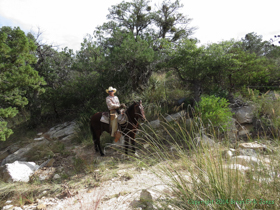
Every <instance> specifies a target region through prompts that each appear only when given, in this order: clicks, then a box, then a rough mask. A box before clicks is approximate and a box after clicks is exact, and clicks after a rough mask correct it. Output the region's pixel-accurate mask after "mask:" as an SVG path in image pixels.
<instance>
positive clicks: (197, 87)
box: [192, 80, 202, 105]
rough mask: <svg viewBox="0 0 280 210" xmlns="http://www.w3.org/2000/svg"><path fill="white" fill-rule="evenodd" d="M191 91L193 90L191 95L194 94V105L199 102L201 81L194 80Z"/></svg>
mask: <svg viewBox="0 0 280 210" xmlns="http://www.w3.org/2000/svg"><path fill="white" fill-rule="evenodd" d="M192 90H193V94H194V101H195V104H196V103H198V102H199V101H200V96H201V94H202V89H201V81H199V80H194V81H193V82H192ZM195 104H194V105H195Z"/></svg>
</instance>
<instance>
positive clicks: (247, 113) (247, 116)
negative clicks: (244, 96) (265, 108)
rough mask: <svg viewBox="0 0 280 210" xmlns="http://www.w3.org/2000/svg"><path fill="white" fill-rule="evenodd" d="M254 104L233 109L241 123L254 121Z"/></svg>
mask: <svg viewBox="0 0 280 210" xmlns="http://www.w3.org/2000/svg"><path fill="white" fill-rule="evenodd" d="M254 109H255V107H254V106H252V105H251V106H243V107H238V108H235V109H233V112H234V113H235V118H236V120H237V121H238V122H239V123H240V124H243V123H253V118H254Z"/></svg>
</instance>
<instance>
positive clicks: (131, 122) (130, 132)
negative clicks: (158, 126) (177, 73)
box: [90, 100, 146, 156]
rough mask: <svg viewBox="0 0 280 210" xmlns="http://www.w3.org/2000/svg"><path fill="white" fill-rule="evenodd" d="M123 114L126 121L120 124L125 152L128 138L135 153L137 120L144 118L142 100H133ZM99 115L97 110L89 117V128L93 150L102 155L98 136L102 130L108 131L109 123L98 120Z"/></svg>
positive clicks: (100, 113)
mask: <svg viewBox="0 0 280 210" xmlns="http://www.w3.org/2000/svg"><path fill="white" fill-rule="evenodd" d="M125 114H126V116H127V122H126V123H124V124H122V125H121V126H120V127H121V132H122V134H123V135H124V140H125V141H124V142H125V154H127V149H128V142H129V139H130V141H131V144H132V146H133V147H132V150H133V153H135V135H136V131H137V129H138V127H139V123H138V120H139V119H141V120H145V119H146V117H145V112H144V107H143V105H142V101H141V100H140V101H139V102H133V104H132V105H131V106H130V107H129V108H128V109H127V110H126V111H125ZM101 117H102V112H97V113H96V114H94V115H93V116H92V117H91V118H90V130H91V134H92V138H93V142H94V147H95V151H96V152H98V151H99V152H100V155H101V156H104V153H103V152H102V150H101V146H100V136H101V134H102V133H103V131H106V132H108V133H109V124H106V123H103V122H100V119H101Z"/></svg>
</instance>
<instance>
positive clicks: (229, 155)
mask: <svg viewBox="0 0 280 210" xmlns="http://www.w3.org/2000/svg"><path fill="white" fill-rule="evenodd" d="M223 156H224V158H225V159H231V158H232V157H233V152H232V151H230V150H226V151H224V152H223Z"/></svg>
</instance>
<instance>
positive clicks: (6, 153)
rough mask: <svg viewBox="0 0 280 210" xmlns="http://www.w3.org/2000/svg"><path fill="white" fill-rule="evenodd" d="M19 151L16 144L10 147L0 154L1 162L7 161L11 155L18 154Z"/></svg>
mask: <svg viewBox="0 0 280 210" xmlns="http://www.w3.org/2000/svg"><path fill="white" fill-rule="evenodd" d="M18 149H19V146H18V145H16V144H13V145H11V146H9V147H7V148H6V149H5V150H4V151H2V152H0V160H3V159H5V158H6V157H7V156H9V155H10V154H12V153H14V152H16V151H17V150H18Z"/></svg>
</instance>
